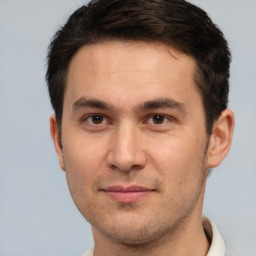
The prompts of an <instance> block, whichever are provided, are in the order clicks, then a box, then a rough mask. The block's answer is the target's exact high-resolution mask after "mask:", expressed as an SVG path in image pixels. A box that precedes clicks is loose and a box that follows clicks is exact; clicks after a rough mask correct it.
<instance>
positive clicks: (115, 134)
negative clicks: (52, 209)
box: [46, 0, 234, 256]
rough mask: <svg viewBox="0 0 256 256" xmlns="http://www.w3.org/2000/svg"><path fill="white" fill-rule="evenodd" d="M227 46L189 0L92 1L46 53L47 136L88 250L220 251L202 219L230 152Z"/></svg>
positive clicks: (195, 254)
mask: <svg viewBox="0 0 256 256" xmlns="http://www.w3.org/2000/svg"><path fill="white" fill-rule="evenodd" d="M229 64H230V52H229V49H228V46H227V42H226V40H225V39H224V37H223V35H222V33H221V31H220V30H219V29H218V28H217V27H216V25H214V24H213V23H212V21H211V20H210V18H209V17H208V16H207V14H206V13H205V12H204V11H203V10H201V9H199V8H198V7H196V6H194V5H192V4H190V3H188V2H186V1H183V0H126V1H123V0H95V1H91V2H90V3H89V4H88V5H86V6H83V7H81V8H80V9H78V10H77V11H75V12H74V13H73V14H72V15H71V17H70V18H69V20H68V21H67V23H66V24H65V25H64V26H63V27H62V28H61V29H60V30H59V31H58V32H57V34H56V35H55V37H54V40H53V41H52V43H51V45H50V48H49V55H48V70H47V75H46V77H47V82H48V88H49V93H50V98H51V102H52V105H53V108H54V110H55V115H53V116H51V119H50V126H51V135H52V139H53V142H54V145H55V149H56V152H57V156H58V159H59V163H60V167H61V168H62V169H63V170H64V171H65V172H66V176H67V181H68V186H69V189H70V192H71V195H72V198H73V200H74V202H75V204H76V206H77V207H78V209H79V210H80V212H81V213H82V215H83V216H84V217H85V218H86V219H87V220H88V221H89V222H90V223H91V225H92V231H93V236H94V242H95V243H94V246H93V247H91V248H90V249H89V250H88V251H87V252H86V253H85V254H84V255H87V256H88V255H94V256H108V255H152V256H155V255H157V256H162V255H165V256H166V255H175V256H183V255H190V256H200V255H202V256H205V255H207V256H224V253H225V249H224V243H223V240H222V238H221V236H220V234H219V232H218V230H217V228H216V226H215V225H214V223H213V222H211V221H209V220H208V219H206V218H202V206H203V197H204V190H205V185H206V179H207V175H208V172H209V170H210V169H211V168H214V167H216V166H218V165H219V164H220V163H221V161H222V160H223V158H224V157H225V156H226V154H227V153H228V150H229V148H230V144H231V140H232V133H233V127H234V116H233V113H232V111H231V110H229V109H227V101H228V90H229V82H228V80H229Z"/></svg>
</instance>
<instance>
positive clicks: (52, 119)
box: [50, 115, 65, 171]
mask: <svg viewBox="0 0 256 256" xmlns="http://www.w3.org/2000/svg"><path fill="white" fill-rule="evenodd" d="M50 132H51V136H52V141H53V144H54V147H55V151H56V153H57V157H58V160H59V164H60V168H61V169H62V170H63V171H64V170H65V168H64V159H63V152H62V146H61V141H60V136H59V132H58V127H57V120H56V116H55V115H52V116H51V117H50Z"/></svg>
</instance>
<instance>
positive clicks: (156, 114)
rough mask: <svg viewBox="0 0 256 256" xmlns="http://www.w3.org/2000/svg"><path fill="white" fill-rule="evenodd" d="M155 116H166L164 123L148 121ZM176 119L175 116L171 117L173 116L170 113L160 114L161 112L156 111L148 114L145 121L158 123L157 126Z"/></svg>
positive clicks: (151, 123)
mask: <svg viewBox="0 0 256 256" xmlns="http://www.w3.org/2000/svg"><path fill="white" fill-rule="evenodd" d="M154 116H161V117H164V118H165V121H164V122H163V123H161V124H155V123H153V122H150V123H149V122H148V121H149V120H150V119H151V118H153V117H154ZM173 120H174V118H173V117H171V116H168V115H165V114H159V113H154V114H150V115H148V116H147V117H146V121H145V123H148V124H149V125H157V126H159V125H165V124H166V123H168V122H169V121H170V122H171V121H173Z"/></svg>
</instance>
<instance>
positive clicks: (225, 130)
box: [207, 109, 235, 169]
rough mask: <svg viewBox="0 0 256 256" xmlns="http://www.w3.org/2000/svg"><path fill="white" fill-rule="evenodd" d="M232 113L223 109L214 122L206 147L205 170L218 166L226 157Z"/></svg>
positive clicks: (231, 132) (229, 140)
mask: <svg viewBox="0 0 256 256" xmlns="http://www.w3.org/2000/svg"><path fill="white" fill-rule="evenodd" d="M234 124H235V120H234V113H233V112H232V111H231V110H230V109H225V110H224V111H223V112H222V113H221V115H220V117H219V118H218V120H216V121H215V122H214V125H213V129H212V134H211V136H210V142H209V147H208V154H207V155H208V157H207V168H208V169H209V168H214V167H216V166H218V165H219V164H220V163H221V162H222V160H223V159H224V158H225V156H226V155H227V153H228V151H229V149H230V146H231V142H232V137H233V130H234Z"/></svg>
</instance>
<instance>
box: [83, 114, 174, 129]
mask: <svg viewBox="0 0 256 256" xmlns="http://www.w3.org/2000/svg"><path fill="white" fill-rule="evenodd" d="M94 117H100V118H101V120H103V123H102V122H100V123H93V120H91V121H90V122H89V121H88V120H89V119H92V118H94ZM153 118H160V120H159V121H160V123H154V121H153ZM150 119H152V121H151V122H149V120H150ZM104 120H105V121H104ZM173 120H174V118H173V117H169V116H166V115H163V114H151V115H148V116H147V117H146V121H145V122H144V123H146V124H147V125H154V126H155V125H156V126H160V125H165V124H166V123H167V122H168V121H170V122H171V121H173ZM81 122H87V123H89V124H90V125H92V126H101V125H105V124H106V123H110V124H111V122H110V121H109V118H107V117H106V116H105V115H102V114H90V115H87V116H85V117H83V118H82V120H81Z"/></svg>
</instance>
